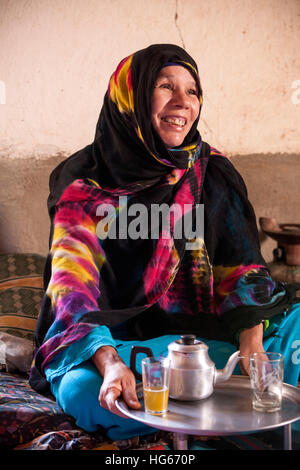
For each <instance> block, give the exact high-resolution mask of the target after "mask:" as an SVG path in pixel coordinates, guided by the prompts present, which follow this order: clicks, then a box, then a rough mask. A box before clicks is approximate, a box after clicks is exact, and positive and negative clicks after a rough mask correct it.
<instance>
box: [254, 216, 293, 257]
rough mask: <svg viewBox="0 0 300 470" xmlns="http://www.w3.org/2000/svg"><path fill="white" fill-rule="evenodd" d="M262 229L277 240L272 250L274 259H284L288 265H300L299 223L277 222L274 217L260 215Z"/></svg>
mask: <svg viewBox="0 0 300 470" xmlns="http://www.w3.org/2000/svg"><path fill="white" fill-rule="evenodd" d="M259 224H260V227H261V229H262V231H263V232H264V233H265V234H266V235H268V236H269V237H271V238H273V240H275V241H277V248H276V249H275V250H274V251H273V254H274V258H275V261H284V262H285V263H286V264H287V265H289V266H299V265H300V224H278V223H277V221H276V219H274V218H267V217H260V219H259Z"/></svg>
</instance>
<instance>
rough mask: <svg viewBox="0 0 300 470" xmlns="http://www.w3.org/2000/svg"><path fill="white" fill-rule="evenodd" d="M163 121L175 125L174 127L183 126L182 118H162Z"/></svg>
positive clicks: (183, 120)
mask: <svg viewBox="0 0 300 470" xmlns="http://www.w3.org/2000/svg"><path fill="white" fill-rule="evenodd" d="M162 120H163V121H165V122H169V123H171V124H176V126H180V127H183V126H184V125H185V119H183V118H169V117H164V118H162Z"/></svg>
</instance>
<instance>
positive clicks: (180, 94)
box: [172, 88, 190, 108]
mask: <svg viewBox="0 0 300 470" xmlns="http://www.w3.org/2000/svg"><path fill="white" fill-rule="evenodd" d="M172 102H173V104H175V105H176V106H180V107H181V106H182V107H185V108H188V107H189V103H190V100H189V96H188V95H187V93H186V91H185V90H182V89H181V88H178V89H175V90H174V91H173V95H172Z"/></svg>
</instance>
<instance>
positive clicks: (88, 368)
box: [51, 304, 300, 440]
mask: <svg viewBox="0 0 300 470" xmlns="http://www.w3.org/2000/svg"><path fill="white" fill-rule="evenodd" d="M270 328H272V334H271V335H269V334H268V331H266V332H265V336H266V338H265V339H264V348H265V350H266V351H273V352H281V353H282V354H283V355H284V357H285V362H284V371H285V372H284V381H285V382H286V383H289V384H291V385H297V382H298V380H299V372H300V304H296V305H295V306H294V307H293V308H292V309H291V310H290V312H289V313H288V314H287V315H286V314H282V315H278V316H277V317H276V318H274V319H273V321H272V322H271V325H270ZM178 338H179V336H173V335H167V336H161V337H158V338H154V339H150V340H147V341H126V340H120V342H119V344H118V347H117V350H118V354H119V355H120V357H121V358H122V359H123V361H124V362H125V363H126V364H127V365H128V367H129V361H130V352H131V347H132V346H133V345H140V346H146V347H149V348H151V349H152V351H153V354H154V355H155V356H160V355H164V356H166V355H167V352H168V349H167V348H168V344H169V343H171V342H172V341H174V340H175V339H178ZM200 339H202V340H203V341H204V342H205V343H206V344H208V346H209V355H210V357H211V359H212V360H213V361H214V362H215V364H216V367H217V368H218V369H221V368H223V367H224V366H225V364H226V362H227V360H228V358H229V356H230V355H231V354H232V353H233V352H234V351H236V347H235V346H234V345H232V344H230V343H226V342H222V341H215V340H206V339H203V338H200ZM143 357H144V356H143V355H141V357H140V360H141V359H142V358H143ZM140 360H139V359H138V361H137V370H138V371H139V372H140V371H141V367H140ZM240 373H241V372H240V369H239V366H238V365H237V366H236V369H235V371H234V374H240ZM101 384H102V377H101V376H100V374H99V372H98V370H97V369H96V368H95V366H94V365H93V364H92V362H91V361H89V360H88V361H85V362H82V363H81V364H79V365H77V366H74V367H73V368H72V369H71V370H69V371H68V372H66V373H65V374H64V375H62V376H60V377H58V378H57V379H56V380H55V381H54V382H53V383H51V391H52V393H53V395H54V396H55V398H56V401H57V403H58V405H59V406H60V407H61V408H62V409H63V410H64V412H65V413H67V414H69V415H71V416H73V417H74V418H75V420H76V423H77V425H78V426H79V427H81V428H82V429H84V430H86V431H96V430H98V429H101V428H102V429H103V430H104V431H105V432H106V435H107V436H108V437H109V438H110V439H112V440H120V439H128V438H130V437H133V436H137V435H145V434H151V433H153V432H155V431H157V430H156V429H154V428H151V427H149V426H147V425H145V424H143V423H140V422H139V421H136V420H133V419H129V418H128V419H126V418H121V417H119V416H117V415H115V414H113V413H111V412H110V411H107V410H105V409H104V408H102V407H101V406H100V404H99V401H98V396H99V391H100V387H101ZM294 427H296V428H297V427H299V429H300V423H299V422H297V423H296V424H295V426H294Z"/></svg>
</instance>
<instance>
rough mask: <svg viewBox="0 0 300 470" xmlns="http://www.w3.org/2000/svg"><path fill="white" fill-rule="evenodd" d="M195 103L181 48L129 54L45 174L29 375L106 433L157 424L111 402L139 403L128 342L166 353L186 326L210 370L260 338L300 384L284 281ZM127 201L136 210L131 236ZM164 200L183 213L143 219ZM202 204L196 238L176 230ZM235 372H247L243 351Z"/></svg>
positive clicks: (193, 68)
mask: <svg viewBox="0 0 300 470" xmlns="http://www.w3.org/2000/svg"><path fill="white" fill-rule="evenodd" d="M201 105H202V89H201V85H200V80H199V77H198V71H197V65H196V64H195V62H194V61H193V59H192V58H191V57H190V56H189V55H188V54H187V53H186V52H185V51H184V50H183V49H181V48H180V47H178V46H174V45H168V44H163V45H153V46H150V47H148V48H146V49H144V50H141V51H138V52H136V53H135V54H132V55H130V56H129V57H127V58H125V59H124V60H122V61H121V62H120V64H119V65H118V67H117V69H116V71H115V72H114V73H113V75H112V77H111V79H110V82H109V88H108V91H107V93H106V95H105V98H104V104H103V107H102V110H101V113H100V117H99V121H98V124H97V129H96V135H95V139H94V142H93V143H92V144H91V145H89V146H87V147H85V148H84V149H83V150H81V151H79V152H78V153H76V154H74V155H72V156H71V157H70V158H68V159H67V160H65V161H63V162H62V163H61V164H60V165H59V166H58V167H57V168H56V169H55V170H54V171H53V173H52V175H51V178H50V196H49V199H48V208H49V214H50V218H51V233H50V252H49V256H48V258H47V263H46V268H45V287H46V293H45V298H44V301H43V306H42V309H41V314H40V316H39V320H38V325H37V331H36V346H37V348H36V355H35V362H34V365H33V367H32V370H31V377H30V383H31V385H32V386H33V387H34V388H35V389H37V390H38V391H40V392H41V393H46V392H47V391H51V392H52V394H53V395H54V396H55V398H56V400H57V402H58V404H59V405H60V406H61V407H62V408H63V409H64V411H65V412H66V413H68V414H71V415H72V416H74V417H75V418H76V422H77V424H78V425H79V426H81V427H82V428H84V429H86V430H88V431H94V430H96V429H98V428H99V427H103V428H104V429H105V430H106V432H107V435H108V436H109V437H110V438H112V439H119V438H123V437H130V436H133V435H136V434H146V433H150V432H151V431H153V430H152V429H151V428H149V427H147V426H145V425H143V424H142V423H138V422H136V421H134V420H131V419H124V417H120V416H118V414H119V413H118V410H117V409H116V406H115V400H116V398H117V397H119V396H120V395H122V397H123V399H124V401H125V402H126V403H127V405H128V406H129V407H132V408H133V409H138V408H139V407H140V403H139V402H138V399H137V396H136V392H135V385H136V383H135V378H134V376H133V373H132V372H131V370H130V369H129V367H128V365H129V356H130V349H131V346H132V345H133V344H135V345H136V344H143V345H144V346H145V345H146V346H150V347H151V349H152V350H153V352H154V353H155V354H166V351H167V345H168V344H169V343H170V342H171V341H173V340H174V339H175V338H177V337H178V335H180V334H182V333H196V334H197V335H198V336H199V337H200V338H202V339H204V341H206V342H207V343H208V344H209V347H210V350H209V351H210V355H211V357H212V359H213V360H214V361H215V362H216V365H217V366H218V367H220V366H222V364H223V363H224V361H226V360H227V358H228V356H229V354H231V353H232V352H233V351H234V350H236V348H237V347H239V349H240V351H241V354H242V355H243V356H247V355H249V354H251V353H252V352H255V351H262V350H263V348H264V347H265V348H266V349H270V350H273V351H274V350H279V351H281V352H283V353H285V354H286V357H287V358H288V362H289V363H288V367H287V368H286V374H287V376H286V380H287V381H289V382H290V383H296V381H297V379H298V375H299V366H298V365H297V364H293V363H292V360H291V357H292V356H291V354H292V352H294V351H293V350H292V347H291V346H292V344H293V343H292V342H293V339H295V338H296V339H297V332H300V328H299V320H298V317H297V315H296V313H295V312H296V307H294V306H293V303H294V290H293V289H292V288H291V287H288V286H284V285H282V284H279V283H276V282H274V281H273V280H272V279H271V277H270V274H269V272H268V270H267V268H266V265H265V262H264V260H263V258H262V256H261V253H260V247H259V240H258V235H257V228H256V222H255V215H254V212H253V209H252V206H251V204H250V203H249V201H248V199H247V191H246V188H245V185H244V182H243V180H242V178H241V176H240V175H239V174H238V172H237V171H236V170H235V169H234V167H233V166H232V164H231V163H230V162H229V160H228V159H227V158H226V157H225V156H224V155H222V154H221V153H220V152H218V151H217V150H215V149H214V148H212V147H211V146H210V145H208V144H207V143H205V142H203V141H202V140H201V137H200V135H199V132H198V131H197V124H198V121H199V116H200V110H201ZM137 204H139V206H138V207H139V208H141V207H143V208H145V209H146V210H145V212H144V218H142V219H139V222H140V224H141V225H143V227H142V229H143V230H142V231H141V233H142V235H141V236H140V237H138V236H136V234H137V232H138V230H137V225H138V224H137V222H136V218H134V215H136V213H135V212H134V210H135V208H136V207H137V206H136V205H137ZM162 204H165V205H167V207H168V208H171V207H174V206H173V205H174V204H176V207H177V209H178V208H179V212H177V213H176V212H175V213H174V214H173V216H170V219H169V226H168V228H167V229H166V226H165V225H164V223H163V222H164V221H163V220H159V221H158V219H157V218H156V219H155V221H154V222H153V220H152V219H151V218H150V213H151V214H152V209H153V208H154V207H157V205H162ZM199 204H202V206H199ZM199 207H203V208H204V236H201V234H200V235H199V233H198V232H197V231H196V235H195V236H194V237H190V236H189V234H191V231H190V232H188V235H186V233H185V232H184V234H183V235H182V236H175V235H176V233H178V232H177V229H178V226H179V225H180V224H184V222H186V220H187V218H188V216H191V219H190V220H192V226H193V229H194V228H195V224H196V225H197V210H198V208H199ZM104 209H106V212H105V210H104ZM112 209H114V210H112ZM107 213H108V215H107ZM124 214H125V215H126V218H125V219H124ZM178 214H179V215H178ZM150 219H151V220H152V226H151V223H150V224H149V225H148V223H149V220H150ZM124 220H125V221H126V222H127V225H126V224H125V225H126V228H128V231H127V233H125V234H124V227H125V226H124ZM151 220H150V222H151ZM153 224H154V225H155V228H156V229H158V231H157V233H158V236H156V237H154V236H150V235H151V234H152V232H151V230H150V229H153ZM132 227H135V231H134V236H132V234H133V231H132ZM129 228H131V231H130V230H129ZM166 230H167V232H166ZM150 232H151V233H150ZM193 233H194V232H193ZM116 234H118V235H116ZM130 235H131V236H130ZM187 243H189V245H187ZM298 312H299V308H298ZM291 326H293V329H292V330H293V332H292V333H291V334H290V328H291ZM282 332H284V334H283V333H282ZM298 336H299V335H298ZM241 368H242V370H243V372H245V373H247V372H248V362H247V360H246V359H242V360H241ZM98 395H99V397H98Z"/></svg>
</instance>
